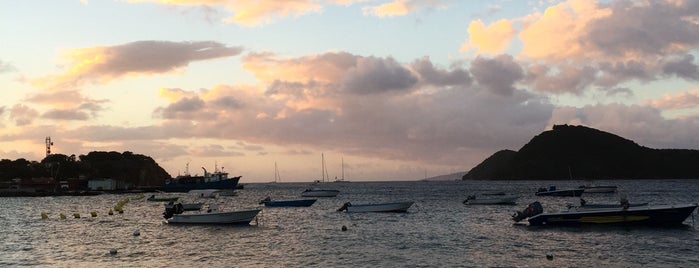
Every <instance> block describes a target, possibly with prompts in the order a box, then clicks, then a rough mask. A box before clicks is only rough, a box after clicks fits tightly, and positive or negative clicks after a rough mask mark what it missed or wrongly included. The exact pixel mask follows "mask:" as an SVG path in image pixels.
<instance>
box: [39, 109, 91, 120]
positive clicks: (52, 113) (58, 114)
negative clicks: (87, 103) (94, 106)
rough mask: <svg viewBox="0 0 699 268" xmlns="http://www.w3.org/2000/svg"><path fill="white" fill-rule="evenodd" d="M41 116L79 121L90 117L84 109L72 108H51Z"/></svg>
mask: <svg viewBox="0 0 699 268" xmlns="http://www.w3.org/2000/svg"><path fill="white" fill-rule="evenodd" d="M42 117H44V118H49V119H57V120H79V121H85V120H87V119H90V115H88V114H87V113H86V112H85V111H80V110H73V109H52V110H49V111H47V112H45V113H44V114H42Z"/></svg>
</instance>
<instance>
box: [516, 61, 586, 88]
mask: <svg viewBox="0 0 699 268" xmlns="http://www.w3.org/2000/svg"><path fill="white" fill-rule="evenodd" d="M595 73H596V70H595V69H594V68H591V67H587V66H584V67H575V66H571V65H561V66H559V67H558V68H557V70H555V71H552V70H551V69H550V68H549V67H548V66H546V65H539V64H536V65H530V66H529V67H528V69H527V75H526V80H527V81H528V83H529V84H530V85H532V86H533V87H534V88H535V89H537V90H538V91H543V92H548V93H566V92H568V93H574V94H581V93H582V92H583V91H584V90H585V88H586V87H587V86H588V85H590V84H592V82H594V81H595Z"/></svg>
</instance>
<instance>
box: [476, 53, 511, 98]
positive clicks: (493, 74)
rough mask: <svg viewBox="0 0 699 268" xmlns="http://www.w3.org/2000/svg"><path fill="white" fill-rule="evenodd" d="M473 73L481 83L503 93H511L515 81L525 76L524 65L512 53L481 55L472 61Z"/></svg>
mask: <svg viewBox="0 0 699 268" xmlns="http://www.w3.org/2000/svg"><path fill="white" fill-rule="evenodd" d="M471 73H472V74H473V77H474V78H475V80H476V81H477V82H478V84H479V85H481V86H483V87H485V88H488V89H489V90H490V91H492V92H493V93H496V94H501V95H511V94H512V92H514V90H515V88H514V83H516V82H517V81H519V80H520V79H522V78H524V73H523V70H522V67H520V66H519V64H518V63H517V62H515V61H514V59H513V58H512V56H510V55H500V56H497V57H495V58H492V59H489V58H484V57H480V56H479V57H477V58H476V59H474V60H473V62H471Z"/></svg>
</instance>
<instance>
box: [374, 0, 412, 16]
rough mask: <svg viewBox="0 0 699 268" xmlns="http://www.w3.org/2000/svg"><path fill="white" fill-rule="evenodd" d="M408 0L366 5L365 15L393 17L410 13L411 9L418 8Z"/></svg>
mask: <svg viewBox="0 0 699 268" xmlns="http://www.w3.org/2000/svg"><path fill="white" fill-rule="evenodd" d="M411 2H413V1H408V0H394V1H393V2H388V3H385V4H381V5H378V6H373V7H365V8H363V9H362V12H363V13H364V15H372V16H377V17H392V16H403V15H405V14H408V13H410V11H412V10H414V9H415V8H416V6H415V5H413V4H412V3H411Z"/></svg>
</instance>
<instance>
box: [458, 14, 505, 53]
mask: <svg viewBox="0 0 699 268" xmlns="http://www.w3.org/2000/svg"><path fill="white" fill-rule="evenodd" d="M468 34H469V41H468V43H467V44H463V45H462V46H461V51H468V50H471V49H475V50H477V51H479V52H486V53H490V54H498V53H502V52H503V51H504V50H505V49H506V48H507V46H508V45H509V43H510V40H511V39H512V37H513V36H514V35H515V34H516V31H515V30H514V28H513V26H512V22H511V21H508V20H499V21H497V22H495V23H493V24H491V25H489V26H487V27H486V26H485V25H484V24H483V22H482V21H481V20H475V21H472V22H471V23H470V24H469V26H468Z"/></svg>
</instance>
